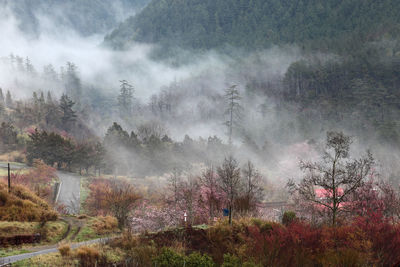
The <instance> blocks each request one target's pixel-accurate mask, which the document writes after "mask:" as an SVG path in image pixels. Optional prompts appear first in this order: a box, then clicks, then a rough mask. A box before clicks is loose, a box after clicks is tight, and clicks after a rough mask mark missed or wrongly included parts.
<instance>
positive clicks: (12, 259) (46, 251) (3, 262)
mask: <svg viewBox="0 0 400 267" xmlns="http://www.w3.org/2000/svg"><path fill="white" fill-rule="evenodd" d="M108 240H110V238H108V237H107V238H98V239H93V240H89V241H85V242H80V243H74V244H71V248H72V249H74V248H78V247H81V246H85V245H90V244H95V243H106V242H107V241H108ZM57 251H58V247H57V246H53V247H52V248H49V249H44V250H40V251H36V252H31V253H25V254H20V255H15V256H9V257H3V258H0V266H4V265H7V264H10V263H13V262H17V261H21V260H25V259H29V258H32V257H35V256H38V255H43V254H49V253H53V252H57Z"/></svg>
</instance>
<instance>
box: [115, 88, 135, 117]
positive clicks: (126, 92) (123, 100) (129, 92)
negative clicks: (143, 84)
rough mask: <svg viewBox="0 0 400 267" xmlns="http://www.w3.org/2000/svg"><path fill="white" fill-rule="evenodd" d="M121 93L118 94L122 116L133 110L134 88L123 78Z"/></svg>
mask: <svg viewBox="0 0 400 267" xmlns="http://www.w3.org/2000/svg"><path fill="white" fill-rule="evenodd" d="M120 82H121V89H120V94H119V96H118V106H119V110H120V113H121V116H129V115H130V114H131V112H132V102H133V93H134V88H133V86H132V85H131V84H129V83H128V82H127V81H126V80H122V81H120Z"/></svg>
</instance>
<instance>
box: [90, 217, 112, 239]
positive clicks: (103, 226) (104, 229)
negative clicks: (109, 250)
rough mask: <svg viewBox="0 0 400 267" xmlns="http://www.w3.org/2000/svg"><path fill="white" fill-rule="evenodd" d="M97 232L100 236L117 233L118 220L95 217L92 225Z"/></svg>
mask: <svg viewBox="0 0 400 267" xmlns="http://www.w3.org/2000/svg"><path fill="white" fill-rule="evenodd" d="M92 226H93V228H94V230H95V232H96V233H97V234H99V235H102V234H106V233H110V232H112V231H115V230H116V229H117V227H118V220H117V219H116V218H114V217H111V216H105V217H103V216H99V217H95V218H94V221H93V223H92Z"/></svg>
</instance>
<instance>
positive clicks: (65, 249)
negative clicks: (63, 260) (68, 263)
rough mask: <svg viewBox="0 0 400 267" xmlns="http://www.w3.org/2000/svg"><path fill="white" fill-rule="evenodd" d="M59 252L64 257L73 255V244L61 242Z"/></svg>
mask: <svg viewBox="0 0 400 267" xmlns="http://www.w3.org/2000/svg"><path fill="white" fill-rule="evenodd" d="M58 252H60V254H61V256H63V257H69V256H70V255H71V246H70V245H69V244H60V245H59V246H58Z"/></svg>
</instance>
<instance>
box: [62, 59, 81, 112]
mask: <svg viewBox="0 0 400 267" xmlns="http://www.w3.org/2000/svg"><path fill="white" fill-rule="evenodd" d="M63 79H64V85H65V92H66V94H67V95H69V96H70V97H71V99H72V101H74V102H75V103H77V105H78V106H79V105H80V100H81V97H82V85H81V80H80V78H79V76H78V72H77V67H76V65H75V64H74V63H72V62H67V71H66V72H65V74H64V77H63Z"/></svg>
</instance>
